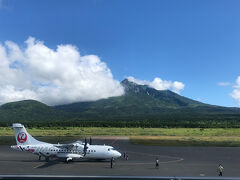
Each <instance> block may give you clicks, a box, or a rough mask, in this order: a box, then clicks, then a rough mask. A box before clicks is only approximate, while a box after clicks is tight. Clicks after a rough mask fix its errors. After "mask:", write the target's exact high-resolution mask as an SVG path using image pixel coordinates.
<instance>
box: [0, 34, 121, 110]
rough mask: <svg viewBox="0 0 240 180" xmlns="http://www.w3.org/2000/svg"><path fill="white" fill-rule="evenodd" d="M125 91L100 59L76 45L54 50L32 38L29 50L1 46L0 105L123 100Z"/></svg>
mask: <svg viewBox="0 0 240 180" xmlns="http://www.w3.org/2000/svg"><path fill="white" fill-rule="evenodd" d="M123 93H124V89H123V87H122V86H121V84H120V82H119V81H116V80H114V79H113V76H112V73H111V71H110V69H109V68H108V67H107V65H106V63H104V62H102V61H101V60H100V58H99V57H98V56H96V55H85V56H81V55H80V53H79V51H78V49H77V48H76V47H75V46H73V45H58V46H57V49H56V50H53V49H50V48H49V47H47V46H46V45H44V43H43V42H42V41H36V40H35V39H34V38H33V37H29V38H28V39H27V40H26V41H25V47H24V48H22V49H21V48H20V47H19V46H18V45H17V44H16V43H14V42H11V41H6V42H5V43H4V44H3V45H1V44H0V104H3V103H6V102H11V101H17V100H24V99H35V100H39V101H41V102H44V103H46V104H48V105H59V104H66V103H73V102H79V101H91V100H98V99H101V98H107V97H111V96H120V95H122V94H123Z"/></svg>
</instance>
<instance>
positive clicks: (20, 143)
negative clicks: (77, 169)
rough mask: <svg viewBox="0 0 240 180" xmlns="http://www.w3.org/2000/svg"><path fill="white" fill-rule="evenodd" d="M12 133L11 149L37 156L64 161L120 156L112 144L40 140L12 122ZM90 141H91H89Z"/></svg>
mask: <svg viewBox="0 0 240 180" xmlns="http://www.w3.org/2000/svg"><path fill="white" fill-rule="evenodd" d="M13 130H14V135H15V138H16V142H17V145H13V146H11V148H12V149H15V150H19V151H24V152H31V153H33V154H36V155H38V156H39V160H40V158H41V156H43V157H45V159H46V161H49V158H63V159H65V161H66V162H69V161H72V160H74V159H83V158H84V159H103V160H104V159H106V160H110V159H112V158H114V159H116V158H119V157H120V156H121V153H119V152H118V151H117V150H115V149H114V148H113V147H112V146H107V145H91V143H90V144H88V143H87V141H86V139H85V142H82V141H76V142H74V143H70V144H50V143H46V142H41V141H38V140H36V139H35V138H33V137H32V136H31V135H30V134H29V133H28V132H27V131H26V129H25V127H24V125H22V124H19V123H14V124H13ZM90 142H91V141H90Z"/></svg>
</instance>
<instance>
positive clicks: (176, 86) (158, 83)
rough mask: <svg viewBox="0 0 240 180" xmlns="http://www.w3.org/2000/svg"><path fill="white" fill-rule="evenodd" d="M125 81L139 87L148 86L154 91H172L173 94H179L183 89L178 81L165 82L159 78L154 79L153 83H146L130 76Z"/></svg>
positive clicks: (182, 85)
mask: <svg viewBox="0 0 240 180" xmlns="http://www.w3.org/2000/svg"><path fill="white" fill-rule="evenodd" d="M127 79H128V80H129V81H131V82H134V83H136V84H139V85H148V86H150V87H152V88H154V89H156V90H167V89H169V90H172V91H173V92H175V93H178V94H180V91H181V90H183V89H184V86H185V85H184V84H183V83H182V82H179V81H174V82H172V81H166V80H162V79H161V78H159V77H156V78H154V80H153V81H146V80H139V79H135V78H134V77H132V76H130V77H127Z"/></svg>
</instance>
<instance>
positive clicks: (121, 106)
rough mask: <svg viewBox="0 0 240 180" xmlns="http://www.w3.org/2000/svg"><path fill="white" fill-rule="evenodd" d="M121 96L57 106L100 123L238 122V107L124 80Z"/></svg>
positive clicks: (76, 115) (73, 114) (239, 117)
mask: <svg viewBox="0 0 240 180" xmlns="http://www.w3.org/2000/svg"><path fill="white" fill-rule="evenodd" d="M121 84H122V85H123V87H124V88H125V94H124V95H123V96H118V97H111V98H108V99H101V100H98V101H94V102H80V103H74V104H68V105H62V106H57V107H56V108H57V109H59V110H63V111H66V112H69V113H71V115H72V116H74V117H81V118H84V119H95V120H96V119H102V120H162V121H169V120H174V121H186V120H187V121H197V120H201V121H205V120H240V109H239V108H227V107H221V106H213V105H208V104H204V103H201V102H198V101H194V100H192V99H189V98H186V97H183V96H180V95H178V94H176V93H174V92H172V91H169V90H164V91H158V90H156V89H154V88H151V87H149V86H146V85H138V84H135V83H133V82H130V81H128V80H127V79H125V80H123V81H122V82H121Z"/></svg>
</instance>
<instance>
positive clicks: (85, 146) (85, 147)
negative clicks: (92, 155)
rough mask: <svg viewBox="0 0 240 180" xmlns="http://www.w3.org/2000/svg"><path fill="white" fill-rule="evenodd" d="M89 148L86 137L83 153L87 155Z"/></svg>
mask: <svg viewBox="0 0 240 180" xmlns="http://www.w3.org/2000/svg"><path fill="white" fill-rule="evenodd" d="M87 149H88V147H87V139H86V138H85V142H84V147H83V155H84V156H86V154H87Z"/></svg>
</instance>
